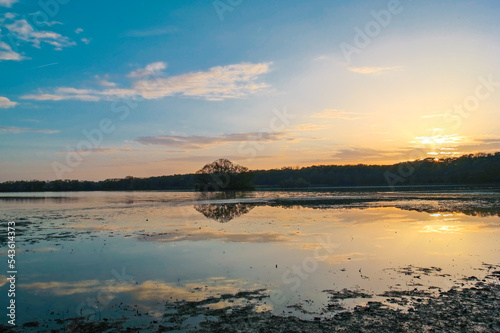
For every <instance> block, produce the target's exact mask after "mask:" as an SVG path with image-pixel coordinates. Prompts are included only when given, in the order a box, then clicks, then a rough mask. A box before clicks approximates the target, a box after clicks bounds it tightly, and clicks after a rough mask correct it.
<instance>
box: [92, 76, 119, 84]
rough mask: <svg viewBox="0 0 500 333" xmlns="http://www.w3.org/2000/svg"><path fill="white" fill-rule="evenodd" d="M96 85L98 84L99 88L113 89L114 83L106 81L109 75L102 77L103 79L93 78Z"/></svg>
mask: <svg viewBox="0 0 500 333" xmlns="http://www.w3.org/2000/svg"><path fill="white" fill-rule="evenodd" d="M95 78H96V80H97V83H99V85H100V86H103V87H115V86H116V83H114V82H111V81H108V79H109V75H107V74H106V75H104V76H103V77H100V76H99V75H96V76H95Z"/></svg>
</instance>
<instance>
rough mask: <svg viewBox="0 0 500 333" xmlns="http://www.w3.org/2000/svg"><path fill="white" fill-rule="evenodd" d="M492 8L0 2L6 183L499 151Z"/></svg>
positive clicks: (188, 0)
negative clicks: (228, 164) (221, 165)
mask: <svg viewBox="0 0 500 333" xmlns="http://www.w3.org/2000/svg"><path fill="white" fill-rule="evenodd" d="M498 17H500V3H499V2H498V1H461V0H458V1H445V0H442V1H425V0H420V1H418V0H413V1H412V0H401V1H397V0H389V1H387V0H386V1H378V0H375V1H374V0H371V1H326V0H311V1H298V0H287V1H285V0H277V1H263V0H252V1H249V0H221V1H201V0H200V1H194V0H183V1H176V0H171V1H129V0H122V1H94V0H87V1H77V0H41V1H28V0H0V170H1V171H0V181H8V180H23V179H24V180H27V179H39V180H53V179H81V180H83V179H86V180H102V179H107V178H121V177H125V176H134V177H149V176H160V175H170V174H179V173H191V172H195V171H197V170H198V169H200V168H202V167H203V165H205V164H206V163H210V162H212V161H214V160H216V159H219V158H227V159H229V160H231V161H233V162H235V163H238V164H241V165H243V166H246V167H249V168H250V169H270V168H281V167H284V166H308V165H318V164H323V165H324V164H358V163H364V164H371V163H376V164H390V163H395V162H400V161H408V160H415V159H422V158H428V157H431V158H435V159H436V160H440V159H443V158H446V157H454V156H460V155H463V154H470V153H477V152H484V153H491V152H496V151H500V126H499V121H498V120H499V118H500V117H499V115H500V65H499V63H498V59H500V39H499V38H500V37H499V36H500V21H499V20H498Z"/></svg>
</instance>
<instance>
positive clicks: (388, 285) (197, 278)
mask: <svg viewBox="0 0 500 333" xmlns="http://www.w3.org/2000/svg"><path fill="white" fill-rule="evenodd" d="M499 203H500V192H499V191H498V190H496V189H482V190H464V189H460V188H448V189H440V190H433V191H429V190H425V189H423V188H416V189H414V190H413V191H404V192H387V191H385V190H377V189H371V190H370V191H365V190H359V191H338V190H337V191H302V192H277V191H274V192H273V191H267V192H247V193H222V194H220V193H219V194H217V193H213V194H208V195H203V194H200V193H193V192H90V193H36V194H33V193H9V194H0V211H1V213H0V214H1V215H0V219H1V221H2V230H1V234H0V235H2V242H3V244H4V245H5V236H6V229H7V222H8V221H15V222H16V225H17V227H16V231H17V250H18V252H17V259H18V262H17V270H18V281H17V292H16V302H17V305H18V317H17V319H18V322H19V323H23V322H29V321H35V320H36V321H44V320H45V321H46V320H47V318H52V319H65V318H69V317H76V316H88V317H89V318H90V319H99V318H118V317H121V316H123V315H125V316H127V318H128V319H127V320H129V321H130V322H134V323H141V322H148V323H149V322H151V321H152V320H155V318H156V319H158V318H161V317H162V316H163V315H164V314H165V313H167V312H169V311H175V306H173V307H168V306H166V304H167V303H170V302H175V301H200V300H204V299H207V298H210V297H219V296H220V295H225V294H233V295H234V294H236V293H238V292H240V291H252V290H261V293H262V294H263V295H266V296H269V297H265V298H263V299H248V298H240V299H236V300H234V299H231V300H227V301H224V300H221V301H219V302H214V303H212V304H210V305H208V306H210V307H214V308H225V307H227V308H231V307H234V306H240V305H244V304H245V303H252V304H255V305H256V307H255V309H256V311H272V312H273V313H275V314H279V315H295V316H300V317H303V318H312V317H315V316H329V315H331V312H327V311H324V309H325V307H326V306H327V305H328V304H329V301H330V293H329V292H327V291H328V290H329V291H332V292H336V291H341V290H343V289H344V288H346V289H348V290H353V291H360V292H363V293H365V294H368V295H370V296H371V298H368V299H367V298H359V297H353V298H348V299H345V300H343V301H342V304H343V306H345V307H352V306H354V305H356V304H364V303H366V302H367V301H369V300H374V299H375V300H379V301H385V300H386V298H385V297H382V296H378V295H380V294H381V293H383V292H384V291H388V290H403V291H404V290H414V289H415V288H417V289H418V290H427V291H429V290H431V291H432V290H436V291H438V290H440V289H441V290H448V289H450V288H452V287H462V286H466V285H467V284H468V282H469V281H476V280H475V279H476V278H477V279H483V278H484V277H485V276H486V275H488V272H489V270H490V269H491V267H492V265H496V264H499V263H500V261H499V258H500V256H499V249H500V246H499V226H500V217H499V215H500V208H499V207H500V204H499ZM1 255H2V257H3V258H4V259H5V260H4V259H2V261H3V262H6V260H7V250H6V247H5V246H3V247H2V251H1ZM6 266H7V265H6V264H5V265H3V267H4V268H3V269H2V270H1V271H0V275H4V276H1V280H0V281H2V282H0V284H2V283H3V285H1V288H0V289H1V290H0V293H1V294H2V295H4V294H6V293H7V290H8V288H7V284H6V276H5V275H6V271H7V267H6ZM1 299H2V302H3V303H2V304H1V305H2V307H3V308H4V309H5V307H4V306H7V303H6V297H2V298H1ZM390 306H395V305H393V304H390ZM131 314H135V315H134V316H131ZM138 314H140V316H139V315H138ZM2 317H4V316H2ZM184 319H185V321H184V323H183V325H184V327H185V328H196V323H197V321H199V320H202V319H203V318H198V317H197V316H196V314H190V315H186V316H185V318H184ZM2 323H4V324H5V323H6V319H5V318H3V319H2Z"/></svg>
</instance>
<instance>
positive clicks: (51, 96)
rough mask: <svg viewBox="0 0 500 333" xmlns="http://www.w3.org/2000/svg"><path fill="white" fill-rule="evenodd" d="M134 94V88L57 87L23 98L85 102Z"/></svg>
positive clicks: (23, 97)
mask: <svg viewBox="0 0 500 333" xmlns="http://www.w3.org/2000/svg"><path fill="white" fill-rule="evenodd" d="M131 95H134V91H133V90H129V89H107V90H103V91H99V90H95V89H76V88H71V87H59V88H56V89H55V91H54V92H53V93H40V94H31V95H24V96H21V98H22V99H31V100H36V101H64V100H77V101H84V102H97V101H100V100H102V99H104V100H112V99H114V98H120V97H124V96H131Z"/></svg>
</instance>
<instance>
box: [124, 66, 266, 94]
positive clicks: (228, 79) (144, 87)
mask: <svg viewBox="0 0 500 333" xmlns="http://www.w3.org/2000/svg"><path fill="white" fill-rule="evenodd" d="M269 66H270V63H259V64H251V63H242V64H235V65H228V66H217V67H212V68H210V69H209V70H208V71H204V72H194V73H188V74H182V75H178V76H172V77H167V78H153V79H148V80H140V81H138V82H136V83H135V84H134V89H135V90H136V91H137V92H138V94H139V95H140V96H142V97H144V98H146V99H156V98H162V97H166V96H173V95H182V96H190V97H201V98H205V99H207V100H212V101H219V100H223V99H228V98H242V97H246V96H248V95H251V94H255V93H258V92H260V91H262V90H263V89H265V88H267V87H268V85H267V84H264V83H256V82H255V81H256V79H257V78H258V77H259V76H260V75H262V74H265V73H267V72H269Z"/></svg>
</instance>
